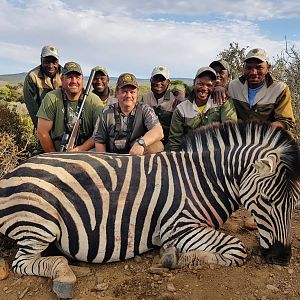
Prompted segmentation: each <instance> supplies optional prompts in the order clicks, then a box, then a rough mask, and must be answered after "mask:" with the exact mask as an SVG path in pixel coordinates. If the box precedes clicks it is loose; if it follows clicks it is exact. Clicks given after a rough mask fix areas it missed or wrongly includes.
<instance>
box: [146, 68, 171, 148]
mask: <svg viewBox="0 0 300 300" xmlns="http://www.w3.org/2000/svg"><path fill="white" fill-rule="evenodd" d="M150 84H151V91H149V92H148V93H145V94H144V95H143V97H142V100H141V101H143V102H144V103H146V104H148V105H150V106H151V107H153V108H154V110H155V113H156V114H157V116H158V119H159V121H160V123H161V125H162V128H163V131H164V140H163V143H164V145H166V144H167V142H168V137H169V130H170V124H171V118H172V114H173V111H174V107H173V102H174V100H175V96H174V95H173V94H172V93H171V91H170V88H169V86H170V73H169V70H168V69H167V67H164V66H157V67H155V68H154V69H153V71H152V73H151V78H150Z"/></svg>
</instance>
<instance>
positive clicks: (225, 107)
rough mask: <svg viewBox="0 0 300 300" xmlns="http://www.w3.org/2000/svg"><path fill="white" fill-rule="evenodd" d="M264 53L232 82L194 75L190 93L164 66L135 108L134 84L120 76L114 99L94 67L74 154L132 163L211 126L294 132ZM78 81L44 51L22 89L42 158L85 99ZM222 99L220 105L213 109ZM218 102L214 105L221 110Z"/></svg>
mask: <svg viewBox="0 0 300 300" xmlns="http://www.w3.org/2000/svg"><path fill="white" fill-rule="evenodd" d="M269 70H270V62H269V59H268V57H267V54H266V52H265V51H264V50H263V49H259V48H257V49H252V50H250V51H249V52H248V54H247V55H246V58H245V60H244V65H243V75H242V76H241V77H240V78H238V79H234V80H230V66H229V65H228V63H227V62H226V61H224V60H216V61H213V62H212V63H211V64H210V65H209V66H207V67H202V68H200V69H198V71H197V72H196V75H195V78H194V81H193V86H192V92H191V93H190V94H189V95H186V93H185V89H184V86H183V85H175V86H173V87H172V86H171V83H170V74H169V71H168V69H167V68H166V67H165V66H157V67H155V68H154V69H153V71H152V73H151V77H150V84H151V90H150V91H149V92H147V93H145V94H143V95H142V97H141V101H138V82H137V79H136V77H135V76H134V75H133V74H131V73H124V74H121V75H120V76H119V78H118V80H117V84H116V90H115V93H114V94H112V91H111V90H110V88H109V75H108V72H107V70H106V69H105V68H103V67H100V66H98V67H95V68H94V71H95V72H94V74H95V75H94V77H93V80H92V86H93V90H92V92H90V93H89V94H88V96H87V98H86V100H85V102H84V107H83V110H82V111H83V113H82V114H81V116H80V120H81V121H80V128H79V135H78V139H77V144H75V146H74V148H73V149H71V151H88V150H91V149H93V148H95V150H96V151H99V152H113V153H120V154H123V153H124V154H125V153H129V154H131V155H143V154H145V153H156V152H160V151H163V150H175V151H179V150H181V147H182V142H183V139H184V136H185V135H186V134H188V133H190V132H192V131H193V130H195V129H196V128H199V127H201V126H205V125H208V124H212V123H215V122H221V123H222V122H228V121H230V122H236V121H237V120H245V121H248V120H256V121H268V122H270V123H271V124H272V125H273V126H280V127H283V128H285V129H290V128H291V127H293V125H294V115H293V110H292V103H291V94H290V90H289V88H288V86H287V85H286V84H285V83H283V82H280V81H277V80H275V79H274V78H273V77H272V76H271V74H270V72H269ZM83 94H84V93H83V73H82V69H81V67H80V65H79V64H78V63H76V62H67V63H66V64H65V65H64V66H63V67H62V66H61V65H60V64H59V55H58V50H57V48H56V47H55V46H45V47H43V49H42V52H41V64H40V65H39V66H37V67H36V68H34V69H33V70H31V71H30V72H29V73H28V74H27V76H26V78H25V82H24V101H25V103H26V106H27V108H28V111H29V114H30V117H31V119H32V121H33V124H34V126H35V128H36V130H37V134H38V138H39V141H40V144H41V147H42V149H43V151H44V152H53V151H59V150H60V148H61V143H62V138H63V136H64V134H65V133H67V134H70V133H71V132H72V129H73V126H74V123H75V120H77V117H78V113H79V111H80V108H81V104H82V98H83ZM219 95H223V96H222V97H221V98H222V99H221V101H220V100H219V101H216V100H217V99H218V98H220V97H217V96H219ZM218 102H219V103H218Z"/></svg>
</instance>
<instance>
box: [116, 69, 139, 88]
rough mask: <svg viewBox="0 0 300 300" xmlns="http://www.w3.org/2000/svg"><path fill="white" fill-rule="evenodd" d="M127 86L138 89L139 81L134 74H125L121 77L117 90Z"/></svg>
mask: <svg viewBox="0 0 300 300" xmlns="http://www.w3.org/2000/svg"><path fill="white" fill-rule="evenodd" d="M126 85H132V86H134V87H136V88H137V87H138V83H137V80H136V78H135V76H134V75H133V74H130V73H124V74H121V75H120V76H119V78H118V81H117V86H116V88H117V89H121V88H123V87H124V86H126Z"/></svg>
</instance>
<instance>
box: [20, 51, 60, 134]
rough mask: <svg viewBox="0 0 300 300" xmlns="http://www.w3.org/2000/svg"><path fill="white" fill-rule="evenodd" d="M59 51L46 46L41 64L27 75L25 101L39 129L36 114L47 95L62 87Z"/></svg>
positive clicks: (24, 89) (35, 125) (24, 91)
mask: <svg viewBox="0 0 300 300" xmlns="http://www.w3.org/2000/svg"><path fill="white" fill-rule="evenodd" d="M58 61H59V55H58V50H57V48H56V47H55V46H44V47H43V48H42V52H41V64H40V65H39V66H37V67H35V68H34V69H32V70H31V71H29V73H28V74H27V75H26V77H25V81H24V88H23V99H24V102H25V104H26V107H27V110H28V112H29V115H30V118H31V120H32V122H33V125H34V128H35V129H36V128H37V116H36V113H37V112H38V109H39V107H40V105H41V102H42V99H43V98H44V97H45V95H46V94H47V93H48V92H49V91H52V90H54V89H57V88H60V87H61V66H60V65H59V62H58Z"/></svg>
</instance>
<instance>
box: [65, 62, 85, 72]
mask: <svg viewBox="0 0 300 300" xmlns="http://www.w3.org/2000/svg"><path fill="white" fill-rule="evenodd" d="M71 72H76V73H79V74H80V75H83V73H82V70H81V67H80V65H79V64H78V63H76V62H74V61H69V62H67V63H66V64H65V65H64V67H63V69H62V75H67V74H69V73H71Z"/></svg>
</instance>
